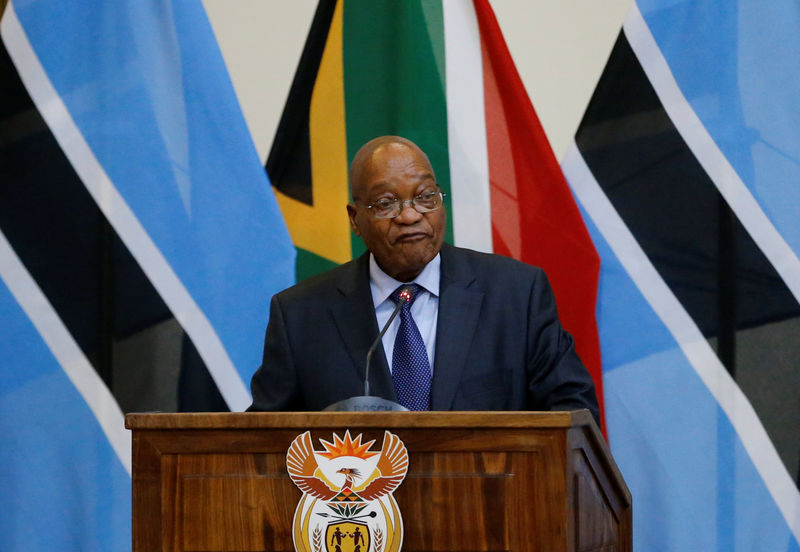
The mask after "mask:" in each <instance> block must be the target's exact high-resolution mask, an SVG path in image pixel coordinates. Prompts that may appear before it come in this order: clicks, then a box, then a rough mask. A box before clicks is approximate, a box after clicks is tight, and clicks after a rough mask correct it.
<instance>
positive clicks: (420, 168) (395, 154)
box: [347, 143, 447, 282]
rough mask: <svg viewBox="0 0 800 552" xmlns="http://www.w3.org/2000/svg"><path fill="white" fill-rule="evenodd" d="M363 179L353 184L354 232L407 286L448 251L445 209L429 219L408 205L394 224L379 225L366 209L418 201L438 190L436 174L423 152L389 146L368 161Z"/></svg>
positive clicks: (361, 173)
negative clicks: (444, 243)
mask: <svg viewBox="0 0 800 552" xmlns="http://www.w3.org/2000/svg"><path fill="white" fill-rule="evenodd" d="M357 174H358V175H359V177H358V178H357V179H356V180H357V182H352V183H351V184H352V188H353V201H354V202H355V205H348V206H347V213H348V216H349V217H350V224H351V226H352V227H353V231H354V232H355V233H356V235H358V236H360V237H361V239H363V240H364V244H365V245H366V246H367V249H369V250H370V251H371V252H372V254H373V255H375V260H376V261H377V262H378V265H379V266H380V267H381V269H382V270H383V271H384V272H385V273H386V274H388V275H389V276H391V277H392V278H394V279H395V280H399V281H401V282H408V281H411V280H413V279H414V278H415V277H416V276H417V275H418V274H419V273H420V272H422V269H423V268H425V265H426V264H428V263H429V262H430V261H431V260H432V259H433V258H434V257H435V256H436V255H437V253H439V249H441V247H442V240H444V231H445V220H446V217H447V215H446V212H445V210H444V207H442V208H440V209H438V210H436V211H430V212H427V213H424V214H423V213H419V212H417V210H416V209H414V207H413V206H412V205H408V206H406V207H405V208H404V209H403V210H402V211H401V212H400V214H399V215H398V216H397V217H395V218H393V219H379V218H375V216H374V215H373V214H372V213H371V212H370V211H371V209H367V208H366V207H365V205H370V204H372V203H374V202H376V201H378V200H379V199H382V198H389V199H394V198H397V199H400V200H408V199H413V198H415V197H416V196H418V195H420V194H422V193H424V192H426V191H430V190H438V187H437V185H436V179H435V177H434V175H433V169H432V168H431V166H430V164H429V163H428V160H427V159H426V158H425V156H424V155H423V154H422V153H421V152H420V151H419V150H417V149H415V148H412V147H410V146H407V145H405V144H401V143H387V144H384V145H381V146H379V147H378V148H377V149H376V150H375V151H374V152H373V153H372V155H370V156H369V157H368V158H367V159H366V160H365V161H364V165H363V167H362V170H360V171H357Z"/></svg>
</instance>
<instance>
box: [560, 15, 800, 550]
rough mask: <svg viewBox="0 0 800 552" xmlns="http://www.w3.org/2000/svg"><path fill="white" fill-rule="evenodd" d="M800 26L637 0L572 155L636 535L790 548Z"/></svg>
mask: <svg viewBox="0 0 800 552" xmlns="http://www.w3.org/2000/svg"><path fill="white" fill-rule="evenodd" d="M799 26H800V6H798V4H797V2H792V1H789V0H778V1H775V2H769V3H763V2H754V1H749V0H738V1H734V2H731V1H728V0H726V1H722V0H716V1H714V0H712V1H704V2H686V1H677V2H676V1H673V0H636V3H635V4H634V6H633V7H632V8H631V11H630V13H629V14H628V17H627V19H626V21H625V24H624V27H623V30H622V33H621V34H620V36H619V39H618V40H617V43H616V45H615V46H614V49H613V52H612V54H611V57H610V59H609V61H608V64H607V66H606V69H605V71H604V73H603V75H602V77H601V79H600V82H599V83H598V85H597V88H596V89H595V93H594V95H593V97H592V100H591V102H590V104H589V107H588V108H587V111H586V114H585V115H584V119H583V121H582V122H581V125H580V128H579V129H578V132H577V134H576V137H575V144H574V147H572V148H571V150H570V151H569V152H568V154H567V156H566V157H565V159H564V161H563V169H564V172H565V174H566V175H567V178H568V180H569V182H570V185H571V186H572V188H573V191H574V193H575V195H576V196H577V197H578V199H579V202H580V205H581V207H582V209H583V213H584V216H585V219H586V221H587V225H588V227H589V229H590V232H591V234H592V238H593V240H594V242H595V246H596V247H597V250H598V252H599V253H600V254H601V257H602V269H601V275H600V293H599V302H598V325H599V329H600V338H601V348H602V351H603V373H604V375H603V383H604V390H605V399H606V421H607V427H608V435H609V440H610V444H611V448H612V451H613V452H614V455H615V458H616V460H617V462H618V464H619V466H620V469H621V471H622V474H623V476H624V477H625V479H626V481H627V482H628V485H629V487H630V489H631V493H632V496H633V504H634V516H633V517H634V548H635V549H637V550H662V551H678V550H704V551H710V550H720V551H722V550H724V551H734V550H736V551H742V552H744V551H748V552H749V551H765V552H767V551H769V552H774V551H781V552H784V551H793V552H797V551H798V550H800V546H799V545H798V542H799V541H800V493H798V488H797V481H798V469H800V458H799V457H798V455H800V441H798V431H797V428H798V427H800V403H799V402H798V400H797V397H798V396H800V371H798V370H797V366H798V360H800V351H798V348H797V345H796V344H797V335H798V333H797V332H798V328H800V303H798V300H799V299H800V261H799V260H798V255H799V253H800V217H798V212H800V187H798V186H797V182H799V181H800V154H798V152H800V147H799V146H800V131H798V127H797V124H796V123H797V121H798V103H797V98H798V97H800V94H799V93H800V80H799V79H798V75H800V72H799V71H798V70H797V69H800V67H798V64H800V34H798V32H797V29H798V27H799Z"/></svg>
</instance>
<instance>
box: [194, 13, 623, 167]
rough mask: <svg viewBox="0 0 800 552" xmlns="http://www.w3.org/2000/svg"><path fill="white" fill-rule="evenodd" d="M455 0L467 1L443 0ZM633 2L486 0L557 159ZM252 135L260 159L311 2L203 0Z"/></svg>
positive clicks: (280, 105)
mask: <svg viewBox="0 0 800 552" xmlns="http://www.w3.org/2000/svg"><path fill="white" fill-rule="evenodd" d="M445 1H450V2H461V1H468V0H445ZM632 3H633V0H604V1H602V2H598V1H597V0H492V1H491V4H492V7H493V8H494V11H495V14H496V15H497V19H498V21H499V22H500V28H501V29H502V30H503V34H504V35H505V39H506V43H507V44H508V47H509V49H510V50H511V55H512V57H513V58H514V61H515V63H516V65H517V70H518V71H519V73H520V76H521V77H522V81H523V82H524V83H525V87H526V89H527V90H528V95H529V96H530V98H531V101H532V102H533V105H534V108H535V109H536V111H537V113H538V114H539V118H540V119H541V121H542V125H543V126H544V130H545V132H546V133H547V136H548V138H549V139H550V143H551V145H552V146H553V150H554V151H555V154H556V156H557V157H558V158H559V159H561V157H562V156H563V155H564V152H566V150H567V147H568V146H569V143H570V141H571V140H572V136H573V135H574V133H575V130H576V129H577V128H578V123H579V122H580V119H581V117H582V116H583V111H584V109H585V108H586V104H587V103H588V101H589V98H590V97H591V94H592V91H593V90H594V86H595V84H596V83H597V79H598V78H599V76H600V73H601V72H602V70H603V67H604V65H605V63H606V60H607V58H608V55H609V53H610V52H611V47H612V46H613V45H614V41H615V40H616V38H617V35H618V34H619V31H620V29H621V28H622V22H623V20H624V18H625V14H626V13H627V11H628V8H629V7H630V6H631V4H632ZM203 4H204V5H205V8H206V11H207V13H208V17H209V19H210V20H211V25H212V27H213V28H214V32H215V33H216V35H217V40H218V42H219V45H220V48H221V49H222V55H223V57H224V58H225V62H226V63H227V65H228V71H229V72H230V75H231V78H232V79H233V85H234V87H235V88H236V93H237V95H238V97H239V102H240V103H241V106H242V109H243V111H244V115H245V118H246V119H247V123H248V125H249V126H250V132H251V133H252V135H253V140H254V142H255V145H256V149H257V150H258V153H259V156H260V157H261V159H262V160H264V159H266V157H267V154H268V153H269V149H270V147H271V145H272V138H273V136H274V135H275V129H276V128H277V126H278V120H279V119H280V115H281V112H282V111H283V106H284V103H285V102H286V96H287V94H288V93H289V86H290V85H291V82H292V77H293V76H294V71H295V69H296V67H297V62H298V60H299V59H300V53H301V52H302V49H303V44H304V43H305V39H306V35H307V34H308V28H309V26H310V24H311V19H312V17H313V15H314V10H315V9H316V5H317V2H316V0H291V1H288V0H236V2H231V1H230V0H203Z"/></svg>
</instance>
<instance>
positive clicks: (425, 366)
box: [389, 284, 431, 410]
mask: <svg viewBox="0 0 800 552" xmlns="http://www.w3.org/2000/svg"><path fill="white" fill-rule="evenodd" d="M404 289H409V290H410V291H411V299H409V300H408V301H406V299H405V298H401V297H400V292H401V291H403V290H404ZM421 290H422V288H421V287H420V286H419V285H417V284H409V285H404V286H400V287H399V288H397V289H396V290H394V292H393V293H392V295H391V296H390V297H389V298H390V299H391V300H392V301H394V303H395V304H397V302H398V301H404V302H405V304H404V305H403V307H402V308H401V309H400V329H399V330H398V331H397V338H396V339H395V341H394V353H393V354H392V381H394V388H395V391H396V392H397V401H398V402H399V403H400V404H402V405H403V406H405V407H406V408H408V409H409V410H430V408H431V365H430V363H429V362H428V352H427V351H426V349H425V342H424V341H422V335H421V334H420V333H419V328H417V324H416V323H415V322H414V319H413V318H412V317H411V304H412V303H413V302H414V300H415V299H416V298H417V294H418V293H419V292H420V291H421Z"/></svg>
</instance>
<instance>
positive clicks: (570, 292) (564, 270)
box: [474, 0, 604, 415]
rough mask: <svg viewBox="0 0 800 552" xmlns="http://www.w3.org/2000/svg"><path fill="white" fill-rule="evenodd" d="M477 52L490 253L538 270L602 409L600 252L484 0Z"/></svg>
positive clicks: (480, 0) (479, 0) (479, 3)
mask: <svg viewBox="0 0 800 552" xmlns="http://www.w3.org/2000/svg"><path fill="white" fill-rule="evenodd" d="M474 5H475V12H476V14H477V17H478V26H479V28H480V36H481V49H482V57H483V76H484V77H483V78H484V102H485V112H486V135H487V148H488V154H489V182H490V195H491V202H492V239H493V244H494V251H495V253H499V254H502V255H508V256H510V257H514V258H516V259H519V260H521V261H524V262H526V263H529V264H533V265H536V266H540V267H542V268H544V270H545V272H546V273H547V276H548V278H549V279H550V283H551V285H552V286H553V291H554V293H555V296H556V301H557V303H558V307H559V316H560V318H561V320H562V322H563V324H564V326H565V328H566V329H567V330H568V331H569V332H570V333H571V334H572V335H573V336H574V337H575V341H576V348H577V351H578V354H579V355H580V357H581V360H583V362H584V364H585V365H586V367H587V368H588V369H589V372H590V373H591V375H592V378H593V379H594V382H595V386H596V388H597V395H598V399H599V401H600V411H601V415H603V412H604V409H603V392H602V389H603V388H602V369H601V365H602V364H601V356H600V341H599V338H598V333H597V321H596V318H595V305H596V302H597V282H598V277H599V272H600V257H599V256H598V254H597V252H596V251H595V248H594V245H593V244H592V241H591V238H590V236H589V233H588V231H587V230H586V226H585V225H584V223H583V219H582V218H581V215H580V211H579V210H578V207H577V205H576V203H575V200H574V198H573V196H572V193H571V191H570V189H569V186H568V185H567V182H566V179H565V178H564V175H563V173H562V172H561V167H560V166H559V164H558V162H557V161H556V158H555V156H554V155H553V151H552V149H551V147H550V143H549V142H548V140H547V136H546V135H545V133H544V130H543V129H542V125H541V123H540V122H539V119H538V117H537V116H536V112H535V111H534V109H533V105H532V104H531V102H530V99H529V98H528V94H527V92H526V91H525V87H524V85H523V84H522V80H521V79H520V77H519V74H518V73H517V70H516V67H515V66H514V62H513V60H512V58H511V54H510V53H509V51H508V47H507V46H506V43H505V40H504V39H503V35H502V33H501V31H500V27H499V25H498V23H497V19H496V18H495V15H494V13H493V12H492V9H491V7H490V6H489V2H488V0H474Z"/></svg>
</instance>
